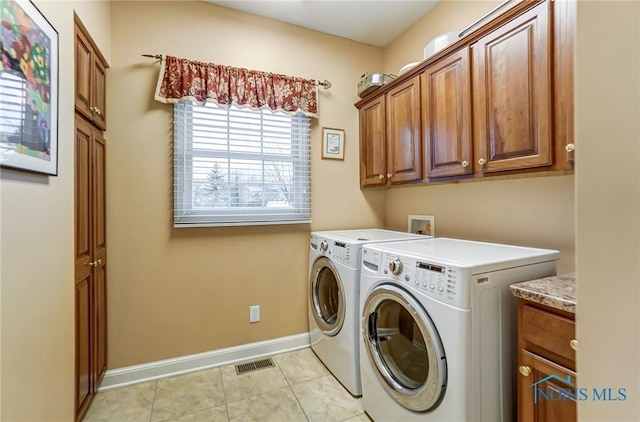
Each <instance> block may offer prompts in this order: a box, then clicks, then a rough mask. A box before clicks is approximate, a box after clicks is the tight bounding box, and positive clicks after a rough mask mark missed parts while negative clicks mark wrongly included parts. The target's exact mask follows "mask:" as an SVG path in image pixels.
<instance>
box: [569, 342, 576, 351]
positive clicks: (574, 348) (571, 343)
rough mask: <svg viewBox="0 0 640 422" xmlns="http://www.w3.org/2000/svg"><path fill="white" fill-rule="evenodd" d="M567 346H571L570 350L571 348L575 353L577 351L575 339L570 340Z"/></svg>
mask: <svg viewBox="0 0 640 422" xmlns="http://www.w3.org/2000/svg"><path fill="white" fill-rule="evenodd" d="M569 346H571V348H572V349H573V350H576V351H577V350H578V340H576V339H573V340H571V341H570V342H569Z"/></svg>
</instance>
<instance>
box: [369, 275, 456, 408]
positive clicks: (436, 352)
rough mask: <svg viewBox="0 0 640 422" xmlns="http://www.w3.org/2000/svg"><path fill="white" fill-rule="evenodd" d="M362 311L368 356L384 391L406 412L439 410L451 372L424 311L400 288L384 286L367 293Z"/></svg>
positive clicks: (389, 285)
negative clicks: (404, 408)
mask: <svg viewBox="0 0 640 422" xmlns="http://www.w3.org/2000/svg"><path fill="white" fill-rule="evenodd" d="M363 312H364V313H363V315H364V319H363V323H364V325H365V326H364V327H363V329H364V334H365V346H366V350H367V354H368V357H369V360H370V362H371V364H372V365H373V366H374V368H375V372H376V375H377V376H378V379H379V380H380V382H381V383H382V385H383V387H384V388H385V389H386V390H387V391H388V392H389V394H390V395H391V396H392V397H393V398H394V399H395V400H396V401H397V402H398V403H400V404H402V405H403V406H405V407H406V408H408V409H411V410H414V411H426V410H429V409H432V408H434V407H436V406H437V405H438V404H439V403H440V401H441V400H442V397H443V395H444V391H445V387H446V385H445V384H446V379H447V376H446V375H447V367H446V359H445V355H444V348H443V346H442V342H441V340H440V336H439V335H438V332H437V330H436V329H435V326H434V325H433V322H432V321H431V318H429V315H428V314H427V313H426V311H425V310H424V308H423V307H422V306H421V305H420V304H419V303H418V302H417V301H416V300H415V298H413V296H412V295H411V294H410V293H408V292H407V291H405V290H404V289H402V288H401V287H397V286H394V285H391V284H382V285H380V286H378V287H376V288H375V289H374V290H373V291H372V292H371V293H370V294H369V296H368V297H367V300H366V302H365V305H364V311H363Z"/></svg>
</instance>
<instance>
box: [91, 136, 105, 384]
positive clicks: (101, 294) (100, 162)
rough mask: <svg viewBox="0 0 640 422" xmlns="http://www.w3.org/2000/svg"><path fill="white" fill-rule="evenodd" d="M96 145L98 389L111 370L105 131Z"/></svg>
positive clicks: (95, 363)
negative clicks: (108, 365) (108, 320)
mask: <svg viewBox="0 0 640 422" xmlns="http://www.w3.org/2000/svg"><path fill="white" fill-rule="evenodd" d="M93 134H94V136H93V143H92V150H93V153H92V157H91V158H92V171H91V175H92V184H91V193H92V201H91V205H92V210H91V217H92V227H93V230H92V235H93V236H92V242H91V244H92V249H93V259H94V266H93V274H94V276H93V295H92V299H93V303H92V305H93V306H92V307H93V314H92V317H93V327H92V328H93V333H94V335H93V358H94V360H93V368H92V369H93V373H94V378H95V382H94V384H95V385H96V386H97V385H98V384H99V383H100V381H101V380H102V377H103V375H104V373H105V372H106V370H107V283H106V281H107V220H106V214H107V207H106V196H107V194H106V152H107V145H106V142H105V140H104V138H103V137H102V132H99V131H94V132H93Z"/></svg>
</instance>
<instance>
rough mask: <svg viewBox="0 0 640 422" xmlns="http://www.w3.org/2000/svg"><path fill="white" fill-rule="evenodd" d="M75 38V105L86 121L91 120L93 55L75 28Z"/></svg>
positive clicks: (87, 42)
mask: <svg viewBox="0 0 640 422" xmlns="http://www.w3.org/2000/svg"><path fill="white" fill-rule="evenodd" d="M75 36H76V43H75V92H76V99H75V105H76V109H77V110H78V111H80V112H81V113H82V114H83V115H84V116H85V117H87V118H88V119H91V116H92V112H91V106H92V104H91V101H92V98H91V95H92V88H91V70H92V69H91V68H92V66H93V54H92V52H91V46H90V44H89V41H88V40H87V38H86V37H85V36H84V35H83V34H82V33H80V32H79V31H78V30H77V28H76V35H75Z"/></svg>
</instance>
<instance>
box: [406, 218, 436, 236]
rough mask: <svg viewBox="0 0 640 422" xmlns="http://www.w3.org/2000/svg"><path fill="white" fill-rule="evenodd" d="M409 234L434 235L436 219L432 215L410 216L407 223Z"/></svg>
mask: <svg viewBox="0 0 640 422" xmlns="http://www.w3.org/2000/svg"><path fill="white" fill-rule="evenodd" d="M407 231H408V232H409V233H415V234H424V235H426V236H435V235H436V217H435V216H433V215H410V216H409V221H408V223H407Z"/></svg>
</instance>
